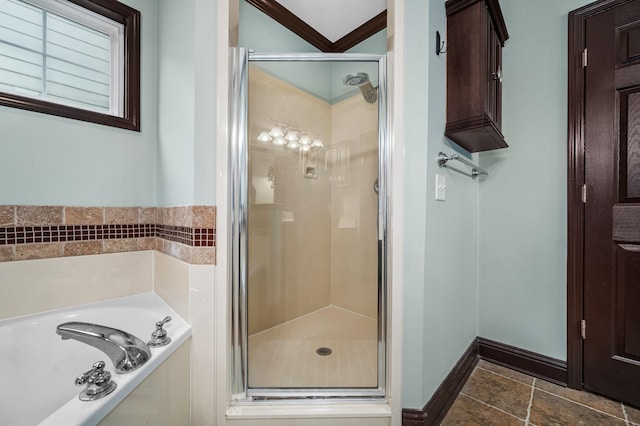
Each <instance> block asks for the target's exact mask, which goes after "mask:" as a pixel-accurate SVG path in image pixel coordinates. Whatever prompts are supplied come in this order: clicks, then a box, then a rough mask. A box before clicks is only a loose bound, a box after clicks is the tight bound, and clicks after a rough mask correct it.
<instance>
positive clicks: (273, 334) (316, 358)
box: [248, 306, 378, 388]
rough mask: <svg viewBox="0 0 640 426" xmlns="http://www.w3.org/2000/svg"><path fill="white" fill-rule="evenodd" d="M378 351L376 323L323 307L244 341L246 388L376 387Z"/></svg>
mask: <svg viewBox="0 0 640 426" xmlns="http://www.w3.org/2000/svg"><path fill="white" fill-rule="evenodd" d="M320 347H328V348H330V349H331V351H332V353H331V355H328V356H320V355H318V354H317V353H316V349H318V348H320ZM377 347H378V345H377V321H376V320H375V319H372V318H369V317H365V316H362V315H359V314H356V313H353V312H350V311H347V310H345V309H341V308H338V307H335V306H328V307H326V308H323V309H320V310H318V311H315V312H312V313H310V314H308V315H305V316H303V317H300V318H296V319H294V320H291V321H289V322H286V323H284V324H280V325H277V326H275V327H272V328H270V329H267V330H265V331H262V332H259V333H256V334H253V335H251V336H249V349H248V356H249V373H248V376H249V387H253V388H256V387H257V388H279V387H283V388H291V387H305V388H317V387H365V388H366V387H377Z"/></svg>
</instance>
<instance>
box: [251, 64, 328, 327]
mask: <svg viewBox="0 0 640 426" xmlns="http://www.w3.org/2000/svg"><path fill="white" fill-rule="evenodd" d="M249 85H250V90H249V114H250V116H249V140H250V150H251V155H250V165H249V168H250V176H252V177H251V178H250V182H249V186H250V189H249V235H250V236H251V237H250V241H249V288H248V299H249V300H248V304H249V309H248V312H249V334H253V333H256V332H258V331H261V330H264V329H266V328H269V327H272V326H274V325H277V324H280V323H283V322H285V321H288V320H291V319H293V318H296V317H299V316H301V315H304V314H307V313H310V312H313V311H315V310H317V309H320V308H322V307H324V306H327V305H328V304H329V303H330V298H329V296H330V282H329V280H330V261H331V258H330V225H331V219H330V209H329V202H330V185H329V181H328V177H327V176H326V174H324V173H322V172H321V171H320V172H319V173H318V176H317V179H309V178H305V177H304V176H303V173H302V161H301V159H300V156H299V153H298V152H294V151H292V150H290V149H288V148H279V149H277V148H276V147H275V146H273V145H272V144H271V143H261V142H258V141H257V139H256V138H257V136H258V134H259V133H260V132H261V131H263V130H267V131H268V130H269V129H270V128H271V127H272V126H273V125H274V124H275V122H274V120H275V121H278V122H284V123H287V124H289V125H292V126H296V127H301V128H304V129H306V130H308V131H311V132H314V133H315V134H316V135H319V136H320V137H322V138H324V139H325V141H326V140H327V139H328V138H329V137H330V129H331V107H330V105H329V104H328V103H326V102H324V101H322V100H319V99H317V98H315V97H313V96H311V95H309V94H307V93H305V92H303V91H301V90H298V89H296V88H294V87H292V86H289V85H287V84H285V83H283V82H282V81H280V80H278V79H276V78H274V77H272V76H270V75H268V74H266V73H265V72H263V71H260V70H258V69H257V68H255V66H252V67H250V72H249ZM320 158H324V154H322V153H321V154H320V155H319V156H318V162H317V166H318V168H319V166H320V161H319V159H320ZM272 186H273V188H272Z"/></svg>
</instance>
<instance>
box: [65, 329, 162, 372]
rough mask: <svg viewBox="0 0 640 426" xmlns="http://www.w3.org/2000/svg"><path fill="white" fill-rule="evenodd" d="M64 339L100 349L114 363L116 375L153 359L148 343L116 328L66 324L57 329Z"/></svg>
mask: <svg viewBox="0 0 640 426" xmlns="http://www.w3.org/2000/svg"><path fill="white" fill-rule="evenodd" d="M56 333H58V334H59V335H60V336H62V338H63V339H74V340H77V341H79V342H82V343H86V344H87V345H90V346H93V347H94V348H97V349H100V350H101V351H102V352H104V353H105V354H107V356H108V357H109V358H110V359H111V361H112V362H113V367H114V369H115V371H116V373H128V372H129V371H133V370H135V369H136V368H139V367H141V366H142V365H144V363H145V362H147V361H148V360H149V358H151V351H150V350H149V347H148V346H147V344H146V343H144V342H143V341H142V340H140V339H138V338H137V337H136V336H134V335H133V334H129V333H127V332H125V331H122V330H118V329H116V328H111V327H106V326H103V325H97V324H89V323H86V322H66V323H64V324H60V325H59V326H58V327H57V328H56Z"/></svg>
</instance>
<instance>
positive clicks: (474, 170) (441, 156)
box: [437, 152, 489, 179]
mask: <svg viewBox="0 0 640 426" xmlns="http://www.w3.org/2000/svg"><path fill="white" fill-rule="evenodd" d="M437 159H438V166H440V167H447V168H449V169H451V170H453V171H456V172H458V173H462V174H463V175H465V176H469V177H470V178H472V179H476V178H477V177H478V176H481V175H485V176H488V175H489V173H488V172H487V171H486V170H484V169H483V168H481V167H479V166H476V165H475V164H473V163H472V162H470V161H467V160H466V159H464V158H463V157H460V156H459V155H458V154H453V155H447V154H445V153H444V152H439V153H438V157H437ZM450 160H457V161H459V162H461V163H462V164H464V165H466V166H468V167H470V168H471V173H467V172H463V171H462V170H458V169H456V168H454V167H451V166H449V165H447V161H450Z"/></svg>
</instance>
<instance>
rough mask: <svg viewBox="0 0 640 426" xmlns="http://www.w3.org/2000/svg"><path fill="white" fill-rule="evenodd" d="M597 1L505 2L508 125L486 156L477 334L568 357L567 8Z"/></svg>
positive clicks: (483, 157) (483, 158)
mask: <svg viewBox="0 0 640 426" xmlns="http://www.w3.org/2000/svg"><path fill="white" fill-rule="evenodd" d="M587 3H590V1H584V0H564V1H555V0H541V1H536V2H532V1H527V0H508V1H502V2H501V6H502V11H503V13H504V17H505V21H506V23H507V29H508V30H509V35H510V39H509V40H508V41H507V45H506V47H505V49H504V51H503V55H504V56H503V59H504V83H503V131H504V135H505V138H506V140H507V143H508V144H509V148H508V149H505V150H499V151H495V152H487V153H483V154H481V155H480V161H481V165H482V166H483V167H485V168H486V169H488V171H489V173H490V176H489V177H488V178H487V179H486V180H485V181H484V182H482V183H481V184H480V210H479V219H478V220H479V223H480V228H479V230H480V234H479V235H480V243H479V265H480V267H479V271H478V276H479V294H480V311H479V315H478V323H479V327H478V328H479V334H480V336H482V337H486V338H489V339H493V340H497V341H499V342H502V343H507V344H510V345H513V346H517V347H520V348H523V349H528V350H531V351H534V352H539V353H541V354H544V355H547V356H551V357H554V358H558V359H561V360H565V359H566V253H567V249H566V246H567V239H566V236H567V225H566V222H567V216H566V215H567V212H566V204H567V200H566V198H567V190H566V187H567V165H566V164H567V37H568V35H567V28H568V24H567V14H568V13H569V12H570V11H571V10H574V9H576V8H578V7H581V6H583V5H585V4H587Z"/></svg>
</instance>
